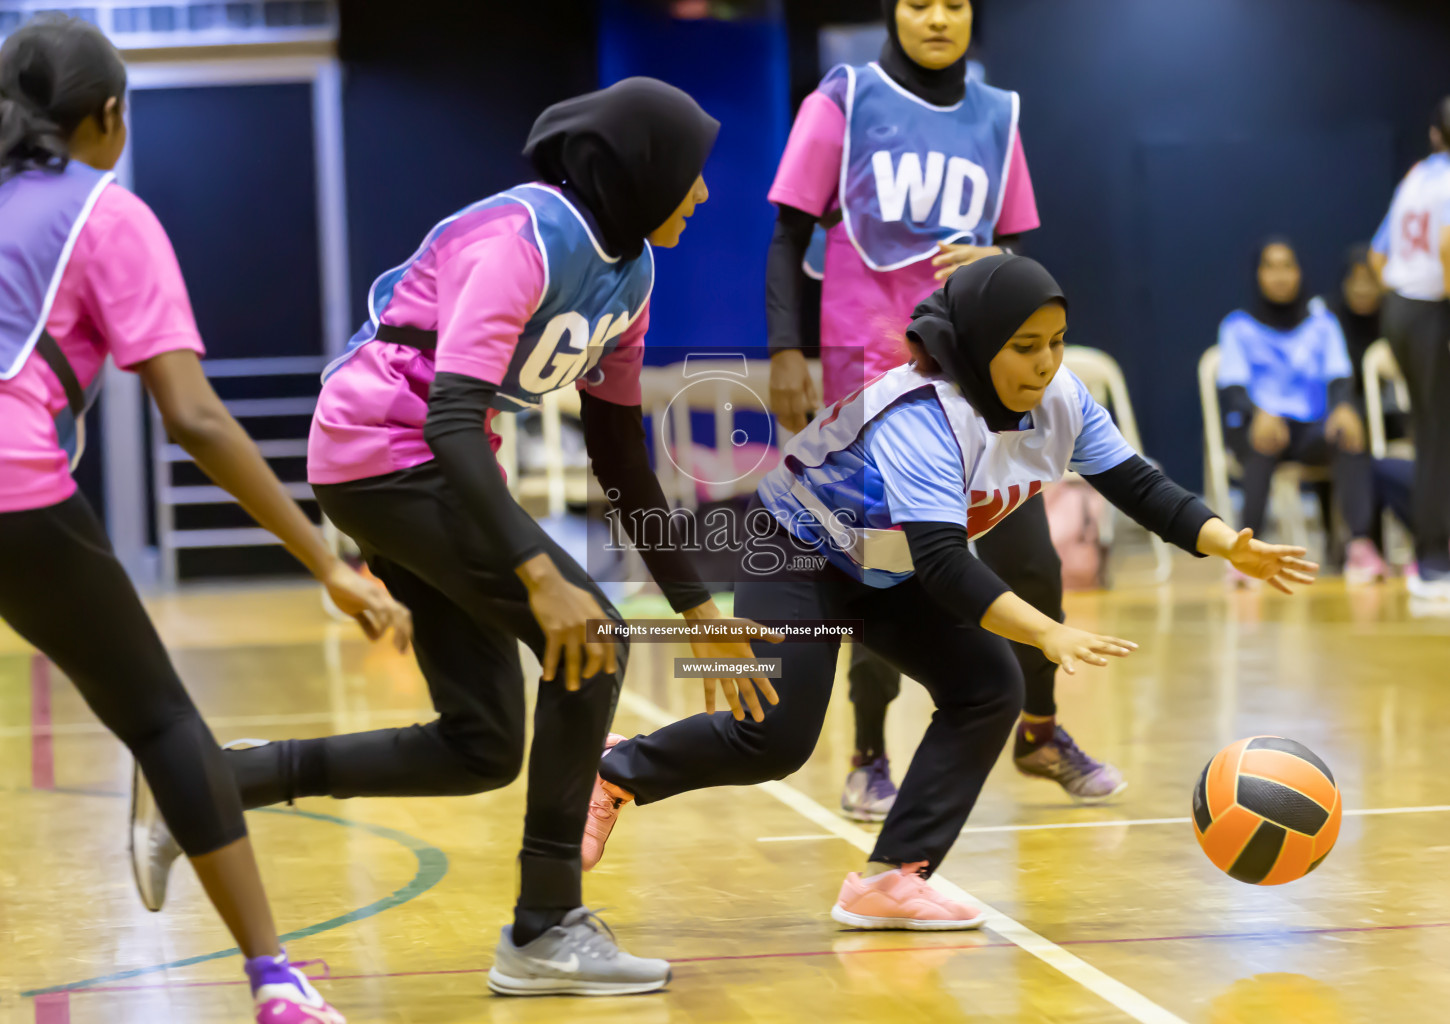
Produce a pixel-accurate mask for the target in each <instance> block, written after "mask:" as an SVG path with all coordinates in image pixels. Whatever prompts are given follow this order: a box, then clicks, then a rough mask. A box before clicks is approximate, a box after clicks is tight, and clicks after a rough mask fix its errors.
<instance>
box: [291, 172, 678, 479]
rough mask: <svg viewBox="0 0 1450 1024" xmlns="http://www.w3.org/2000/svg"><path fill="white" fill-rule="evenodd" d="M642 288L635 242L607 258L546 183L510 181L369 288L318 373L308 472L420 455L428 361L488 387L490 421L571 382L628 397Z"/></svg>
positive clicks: (352, 475) (426, 455)
mask: <svg viewBox="0 0 1450 1024" xmlns="http://www.w3.org/2000/svg"><path fill="white" fill-rule="evenodd" d="M653 285H654V256H653V253H652V252H651V251H650V249H649V246H648V245H646V247H645V251H644V253H643V254H642V255H641V256H640V257H638V258H636V259H633V260H623V259H619V258H617V257H613V256H610V255H609V254H608V253H606V252H605V251H604V249H603V248H602V247H601V246H600V245H599V243H598V241H597V240H596V238H595V237H594V234H593V231H592V230H591V228H590V226H589V223H588V221H587V220H586V219H585V217H584V215H583V214H582V213H581V212H580V211H579V210H578V209H576V208H575V207H574V205H573V204H572V203H570V202H569V200H568V199H567V198H566V197H565V196H564V195H563V194H562V193H561V192H560V191H559V190H558V189H555V188H552V187H550V186H546V185H540V184H529V185H520V186H517V187H516V188H512V189H509V190H507V191H505V192H501V193H498V194H497V195H494V196H490V197H488V198H487V199H483V200H480V201H479V202H477V203H474V204H472V205H471V206H468V207H465V208H464V209H463V210H461V211H459V212H458V213H456V214H454V215H453V216H451V217H449V218H447V219H446V220H444V221H442V222H441V223H439V224H438V225H437V226H436V227H434V228H433V230H432V231H430V232H429V233H428V235H427V237H426V238H425V239H424V241H423V244H422V245H421V246H419V248H418V250H417V251H416V252H415V253H413V255H412V256H411V257H409V259H408V260H407V262H405V263H403V264H401V265H400V266H398V267H395V268H393V269H392V270H389V271H387V272H386V273H385V274H383V275H382V276H381V277H379V278H378V279H377V281H376V282H375V283H374V284H373V287H372V289H371V291H370V292H369V296H368V312H369V318H368V321H367V322H366V323H365V324H363V326H362V328H361V329H360V330H359V331H358V333H357V334H356V335H355V336H354V337H353V339H352V341H351V342H350V343H349V346H348V349H347V351H346V352H345V353H344V354H343V355H342V356H341V357H340V358H339V359H338V360H336V361H335V362H334V363H333V364H332V365H331V366H329V367H328V369H327V371H326V373H325V374H324V377H323V380H324V384H323V388H322V395H321V397H320V398H319V400H318V405H317V412H316V413H315V414H314V416H313V420H312V433H311V437H310V439H309V442H308V454H307V476H308V479H309V480H310V481H311V482H313V483H317V484H332V483H344V482H347V481H350V480H360V479H364V478H366V477H372V476H381V475H383V474H385V473H391V472H396V471H398V470H401V469H407V468H409V467H412V466H416V465H420V464H422V463H424V462H428V461H429V460H431V459H432V458H433V453H432V452H431V451H430V450H429V448H428V445H427V442H426V441H425V440H424V438H423V426H424V424H425V422H426V421H427V417H428V390H429V387H430V386H431V384H432V382H433V377H434V375H435V374H436V373H438V372H440V371H441V372H444V373H457V374H462V375H464V376H468V377H473V378H475V379H477V380H481V381H485V382H487V383H489V384H494V385H496V386H497V389H498V390H497V394H496V396H495V399H494V403H493V405H494V408H493V409H492V410H491V411H490V419H491V418H492V415H493V414H494V413H495V412H498V411H515V410H518V409H523V408H528V407H530V406H532V405H535V404H537V402H538V401H539V400H540V399H541V398H542V397H543V396H544V395H545V394H547V393H548V392H550V391H555V390H558V389H559V388H564V387H568V386H570V385H571V384H572V385H575V386H578V387H582V388H585V389H587V390H589V391H590V392H591V393H592V394H596V395H598V396H599V397H601V398H603V399H605V400H606V401H610V402H615V403H617V404H621V405H638V404H639V401H640V395H639V368H640V366H641V364H642V362H643V349H642V347H641V346H642V345H643V341H644V334H645V331H646V330H647V328H648V325H649V296H650V291H651V289H652V288H653ZM380 325H388V326H392V327H411V328H415V329H418V330H421V331H425V332H436V336H437V342H436V349H433V350H424V349H419V348H416V347H413V346H410V345H405V344H395V343H393V342H389V341H384V340H380V339H378V337H377V334H378V330H379V327H380ZM384 333H387V332H386V331H385V332H384ZM491 442H492V443H493V444H494V447H495V448H497V446H498V439H497V437H496V436H493V437H492V438H491Z"/></svg>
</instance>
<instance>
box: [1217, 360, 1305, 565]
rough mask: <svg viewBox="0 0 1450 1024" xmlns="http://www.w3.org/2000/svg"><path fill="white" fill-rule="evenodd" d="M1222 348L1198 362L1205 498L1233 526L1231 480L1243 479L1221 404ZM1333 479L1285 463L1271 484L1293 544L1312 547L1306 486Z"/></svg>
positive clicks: (1274, 502) (1272, 498)
mask: <svg viewBox="0 0 1450 1024" xmlns="http://www.w3.org/2000/svg"><path fill="white" fill-rule="evenodd" d="M1218 362H1219V352H1218V346H1217V345H1213V346H1210V347H1209V349H1208V351H1206V352H1204V353H1203V356H1202V357H1201V358H1200V359H1199V360H1198V395H1199V399H1200V401H1201V402H1202V405H1203V442H1204V459H1203V470H1204V488H1203V490H1204V494H1205V495H1207V496H1208V499H1209V502H1210V504H1211V505H1212V506H1213V510H1214V511H1215V512H1217V513H1218V514H1219V515H1221V516H1223V518H1224V521H1225V522H1233V521H1234V515H1233V504H1232V502H1231V500H1230V496H1229V480H1230V478H1231V477H1238V476H1240V475H1242V472H1243V471H1242V469H1241V468H1240V467H1239V464H1238V460H1237V459H1235V458H1234V456H1233V453H1232V452H1230V451H1228V449H1227V448H1226V447H1225V445H1224V441H1223V416H1222V412H1221V410H1220V408H1219V404H1218ZM1327 479H1329V473H1328V470H1325V469H1319V468H1317V467H1313V466H1305V465H1302V464H1300V463H1298V462H1281V463H1279V465H1278V467H1277V468H1276V469H1275V470H1274V478H1273V480H1272V481H1271V482H1270V484H1269V506H1270V508H1272V509H1273V512H1274V515H1275V516H1276V517H1277V518H1278V520H1279V525H1280V527H1281V528H1282V529H1283V530H1284V533H1285V536H1286V538H1287V540H1288V541H1289V543H1291V544H1296V545H1298V546H1299V547H1305V546H1307V545H1308V543H1309V523H1308V520H1307V518H1306V517H1305V515H1304V502H1303V500H1302V499H1301V497H1300V490H1301V488H1302V485H1303V484H1306V483H1315V482H1319V481H1323V480H1327Z"/></svg>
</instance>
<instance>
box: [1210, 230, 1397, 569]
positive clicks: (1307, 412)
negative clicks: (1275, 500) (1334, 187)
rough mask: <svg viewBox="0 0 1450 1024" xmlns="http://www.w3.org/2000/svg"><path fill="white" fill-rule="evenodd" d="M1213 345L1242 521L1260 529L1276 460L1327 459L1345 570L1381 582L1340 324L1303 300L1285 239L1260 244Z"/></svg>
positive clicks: (1367, 469)
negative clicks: (1247, 281)
mask: <svg viewBox="0 0 1450 1024" xmlns="http://www.w3.org/2000/svg"><path fill="white" fill-rule="evenodd" d="M1218 346H1219V357H1220V358H1219V370H1218V386H1219V389H1220V396H1221V404H1222V408H1223V413H1224V437H1225V441H1226V442H1227V444H1228V446H1229V448H1230V449H1231V450H1232V451H1233V452H1234V454H1235V455H1236V456H1237V457H1238V460H1239V462H1240V464H1241V465H1242V466H1243V491H1244V505H1243V521H1242V525H1243V526H1245V527H1248V528H1249V529H1251V530H1253V531H1254V533H1255V535H1259V534H1260V533H1261V532H1262V529H1263V525H1264V512H1265V509H1266V508H1267V505H1268V500H1269V482H1270V480H1271V479H1272V477H1273V475H1274V469H1275V467H1277V466H1278V464H1279V463H1280V462H1282V461H1285V460H1291V461H1294V462H1300V463H1303V464H1305V465H1309V466H1326V465H1328V466H1332V467H1333V480H1334V484H1333V488H1334V495H1335V499H1336V501H1337V503H1338V505H1339V510H1340V512H1341V514H1342V515H1343V517H1344V522H1345V525H1346V526H1347V527H1348V530H1349V535H1350V538H1351V540H1350V542H1349V547H1348V548H1347V549H1346V551H1345V576H1346V578H1347V579H1348V580H1349V581H1350V582H1356V583H1358V582H1373V581H1375V580H1378V579H1383V578H1384V577H1385V575H1386V574H1387V570H1386V566H1385V564H1384V560H1383V559H1381V558H1380V556H1379V552H1378V550H1377V549H1376V547H1375V545H1374V543H1373V542H1372V541H1371V540H1370V539H1369V535H1370V527H1371V522H1372V519H1373V491H1372V483H1371V476H1372V467H1371V462H1370V458H1369V455H1368V454H1367V453H1366V451H1365V431H1364V421H1363V420H1362V419H1361V418H1360V414H1359V410H1358V408H1357V407H1356V405H1355V401H1354V398H1355V387H1354V377H1355V375H1354V366H1353V364H1352V363H1351V362H1350V360H1349V353H1348V351H1347V349H1346V346H1345V340H1344V331H1343V330H1342V329H1341V328H1340V325H1339V321H1338V320H1337V319H1335V316H1334V314H1333V313H1331V312H1330V311H1329V309H1328V308H1327V307H1326V306H1325V305H1324V303H1323V301H1322V300H1320V299H1318V298H1314V299H1309V300H1306V299H1305V297H1304V288H1303V275H1302V274H1301V272H1300V270H1299V260H1298V257H1297V256H1296V255H1295V253H1294V247H1293V246H1292V245H1290V244H1289V243H1288V242H1287V241H1285V240H1284V239H1280V238H1274V239H1271V240H1269V241H1268V242H1266V243H1265V244H1264V245H1263V246H1261V247H1260V249H1259V253H1258V260H1257V270H1256V287H1255V297H1254V300H1253V302H1251V303H1249V305H1248V306H1247V308H1244V309H1236V310H1234V311H1233V312H1232V313H1230V314H1229V315H1228V316H1226V317H1224V320H1223V323H1222V324H1221V325H1220V327H1219V332H1218Z"/></svg>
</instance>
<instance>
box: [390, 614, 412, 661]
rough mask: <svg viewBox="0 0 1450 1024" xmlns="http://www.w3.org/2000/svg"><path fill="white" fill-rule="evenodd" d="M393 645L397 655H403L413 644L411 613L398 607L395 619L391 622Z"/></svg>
mask: <svg viewBox="0 0 1450 1024" xmlns="http://www.w3.org/2000/svg"><path fill="white" fill-rule="evenodd" d="M393 644H394V645H395V646H396V647H397V648H398V653H399V654H403V653H405V652H406V651H407V650H408V648H409V647H410V646H412V644H413V613H412V612H410V611H408V609H407V608H406V607H404V606H403V605H398V614H397V617H396V618H395V619H394V620H393Z"/></svg>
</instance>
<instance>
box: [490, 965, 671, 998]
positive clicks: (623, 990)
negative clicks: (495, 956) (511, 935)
mask: <svg viewBox="0 0 1450 1024" xmlns="http://www.w3.org/2000/svg"><path fill="white" fill-rule="evenodd" d="M669 983H670V974H666V975H665V976H664V978H663V979H660V980H657V981H627V982H610V981H590V980H588V979H587V978H513V977H510V976H509V975H507V974H504V973H503V972H502V971H500V970H499V969H498V968H497V967H493V968H490V970H489V972H488V987H489V988H490V989H492V990H493V991H494V992H497V993H498V994H499V995H501V996H635V995H643V994H644V993H646V992H658V991H659V990H660V989H662V988H664V987H665V986H666V985H668V984H669Z"/></svg>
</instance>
